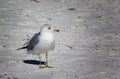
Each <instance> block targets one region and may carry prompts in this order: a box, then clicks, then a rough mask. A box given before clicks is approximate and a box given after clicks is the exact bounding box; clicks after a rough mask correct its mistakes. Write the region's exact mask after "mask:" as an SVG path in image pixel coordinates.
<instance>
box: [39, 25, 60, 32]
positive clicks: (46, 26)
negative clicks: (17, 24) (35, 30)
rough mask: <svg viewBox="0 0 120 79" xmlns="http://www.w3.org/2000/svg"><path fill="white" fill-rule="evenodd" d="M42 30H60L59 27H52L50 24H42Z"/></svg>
mask: <svg viewBox="0 0 120 79" xmlns="http://www.w3.org/2000/svg"><path fill="white" fill-rule="evenodd" d="M40 32H59V29H56V28H53V27H51V26H50V25H49V24H44V25H42V26H41V29H40Z"/></svg>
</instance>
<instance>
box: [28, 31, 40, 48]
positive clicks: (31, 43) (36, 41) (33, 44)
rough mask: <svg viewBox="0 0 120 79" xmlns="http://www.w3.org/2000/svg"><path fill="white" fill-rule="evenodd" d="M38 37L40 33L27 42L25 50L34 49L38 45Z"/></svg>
mask: <svg viewBox="0 0 120 79" xmlns="http://www.w3.org/2000/svg"><path fill="white" fill-rule="evenodd" d="M39 36H40V32H39V33H36V34H35V35H34V36H33V37H32V38H31V40H30V41H29V43H28V45H27V50H33V48H34V47H35V45H36V44H38V43H39V38H38V37H39Z"/></svg>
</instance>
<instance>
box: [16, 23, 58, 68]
mask: <svg viewBox="0 0 120 79" xmlns="http://www.w3.org/2000/svg"><path fill="white" fill-rule="evenodd" d="M53 32H59V29H55V28H53V27H51V26H50V25H49V24H43V25H42V26H41V29H40V32H38V33H36V34H35V35H34V36H33V37H32V38H31V39H30V40H29V41H28V42H27V43H26V44H27V45H26V46H23V47H21V48H18V49H17V50H21V49H27V52H28V53H30V54H33V55H39V60H40V66H39V67H40V68H52V66H49V65H48V52H49V51H51V50H54V49H55V37H54V35H53ZM43 53H45V54H46V64H45V66H42V64H41V56H40V55H41V54H43Z"/></svg>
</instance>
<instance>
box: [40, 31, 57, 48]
mask: <svg viewBox="0 0 120 79" xmlns="http://www.w3.org/2000/svg"><path fill="white" fill-rule="evenodd" d="M39 39H40V40H39V44H38V46H39V47H40V48H48V49H49V48H51V47H52V48H53V46H54V42H55V40H54V36H53V35H52V34H49V33H48V34H44V35H41V36H40V37H39Z"/></svg>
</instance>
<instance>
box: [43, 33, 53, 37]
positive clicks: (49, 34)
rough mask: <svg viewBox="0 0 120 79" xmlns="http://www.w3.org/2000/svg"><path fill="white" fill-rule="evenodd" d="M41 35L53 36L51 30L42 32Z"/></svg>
mask: <svg viewBox="0 0 120 79" xmlns="http://www.w3.org/2000/svg"><path fill="white" fill-rule="evenodd" d="M41 36H43V37H47V38H53V37H54V35H53V33H52V32H42V33H41Z"/></svg>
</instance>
